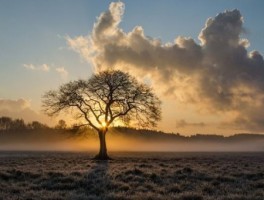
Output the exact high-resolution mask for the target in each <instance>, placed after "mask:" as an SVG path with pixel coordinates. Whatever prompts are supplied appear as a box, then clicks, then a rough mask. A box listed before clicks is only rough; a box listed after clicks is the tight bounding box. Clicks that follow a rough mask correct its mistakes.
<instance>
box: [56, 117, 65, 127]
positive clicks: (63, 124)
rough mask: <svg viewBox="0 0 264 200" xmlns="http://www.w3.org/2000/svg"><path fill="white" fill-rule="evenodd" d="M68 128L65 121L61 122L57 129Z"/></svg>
mask: <svg viewBox="0 0 264 200" xmlns="http://www.w3.org/2000/svg"><path fill="white" fill-rule="evenodd" d="M66 127H67V124H66V122H65V121H64V120H62V119H61V120H59V121H58V124H57V125H56V126H55V128H56V129H65V128H66Z"/></svg>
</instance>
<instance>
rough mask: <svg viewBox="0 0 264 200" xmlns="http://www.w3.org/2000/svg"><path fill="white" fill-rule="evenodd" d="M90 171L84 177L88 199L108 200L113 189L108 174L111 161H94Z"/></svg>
mask: <svg viewBox="0 0 264 200" xmlns="http://www.w3.org/2000/svg"><path fill="white" fill-rule="evenodd" d="M91 162H92V163H93V164H92V166H91V169H90V171H89V172H88V173H87V174H86V175H85V176H84V180H83V184H84V185H83V186H84V187H83V188H85V193H86V197H87V198H88V199H97V198H98V199H106V198H107V197H109V191H110V190H111V188H112V183H111V181H110V176H109V173H108V168H109V161H107V160H106V161H100V160H92V161H91Z"/></svg>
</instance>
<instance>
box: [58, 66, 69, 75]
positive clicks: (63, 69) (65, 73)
mask: <svg viewBox="0 0 264 200" xmlns="http://www.w3.org/2000/svg"><path fill="white" fill-rule="evenodd" d="M56 72H58V73H59V74H60V76H61V77H62V78H66V77H67V76H68V74H69V73H68V71H67V70H66V69H65V68H64V67H58V68H56Z"/></svg>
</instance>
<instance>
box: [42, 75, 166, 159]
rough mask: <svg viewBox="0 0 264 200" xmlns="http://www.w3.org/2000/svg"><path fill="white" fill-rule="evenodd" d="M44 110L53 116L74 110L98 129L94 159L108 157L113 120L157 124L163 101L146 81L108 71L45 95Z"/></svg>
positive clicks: (145, 125) (87, 123) (136, 123)
mask: <svg viewBox="0 0 264 200" xmlns="http://www.w3.org/2000/svg"><path fill="white" fill-rule="evenodd" d="M42 100H43V108H44V112H45V113H46V114H48V115H50V116H53V115H56V114H58V113H60V112H61V111H65V110H69V109H74V110H75V111H76V113H77V114H76V117H77V118H82V119H84V121H85V123H84V124H82V125H87V126H90V127H92V128H93V129H95V130H96V131H97V133H98V136H99V140H100V151H99V153H98V155H96V156H95V159H100V160H106V159H109V157H108V154H107V148H106V141H105V136H106V133H107V131H108V128H109V126H111V125H112V124H113V122H114V121H122V122H123V123H124V124H126V125H128V124H131V123H133V124H134V125H137V126H139V127H145V128H146V127H154V126H156V123H157V121H158V120H160V118H161V108H160V104H161V102H160V100H159V99H158V97H157V96H156V95H155V94H154V93H153V92H152V89H151V88H150V87H149V86H147V85H146V84H141V83H139V82H138V81H137V80H136V79H135V78H134V77H132V76H131V75H129V74H128V73H124V72H122V71H119V70H107V71H102V72H99V73H98V74H94V75H93V76H92V77H91V78H90V79H88V80H77V81H72V82H69V83H66V84H64V85H62V86H60V88H59V89H58V90H52V91H48V92H46V93H45V94H44V96H43V99H42Z"/></svg>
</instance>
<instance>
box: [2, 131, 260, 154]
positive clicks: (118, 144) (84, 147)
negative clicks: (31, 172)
mask: <svg viewBox="0 0 264 200" xmlns="http://www.w3.org/2000/svg"><path fill="white" fill-rule="evenodd" d="M142 132H143V133H142ZM106 142H107V148H108V151H109V152H115V151H122V152H126V151H129V152H142V151H143V152H253V151H264V136H263V135H247V134H240V135H234V136H230V137H223V136H212V135H193V136H191V137H185V136H181V135H174V134H166V133H159V132H154V133H153V134H150V133H148V132H144V131H135V130H134V132H133V134H132V133H130V132H127V131H122V130H121V131H120V130H119V131H110V132H109V134H107V135H106ZM0 150H1V151H91V152H97V151H98V150H99V140H98V138H97V135H96V134H95V133H93V134H80V135H74V134H73V135H72V134H71V133H69V132H52V133H49V132H38V133H36V132H34V133H32V132H31V133H19V132H15V133H12V134H1V135H0Z"/></svg>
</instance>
